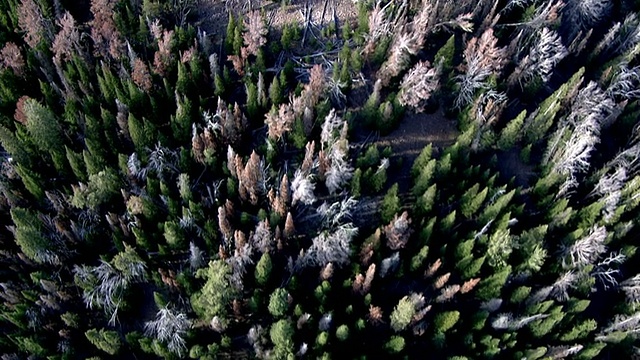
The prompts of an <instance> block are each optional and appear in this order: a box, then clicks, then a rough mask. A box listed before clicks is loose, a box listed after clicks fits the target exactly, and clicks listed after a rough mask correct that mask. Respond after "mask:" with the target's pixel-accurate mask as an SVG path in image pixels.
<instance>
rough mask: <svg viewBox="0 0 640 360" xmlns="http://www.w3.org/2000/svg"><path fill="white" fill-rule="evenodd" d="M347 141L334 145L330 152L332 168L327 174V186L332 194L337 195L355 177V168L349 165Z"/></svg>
mask: <svg viewBox="0 0 640 360" xmlns="http://www.w3.org/2000/svg"><path fill="white" fill-rule="evenodd" d="M347 146H348V144H347V143H346V141H341V142H340V143H338V144H334V145H333V146H332V147H331V150H330V151H329V157H328V158H329V163H330V167H329V169H327V171H326V173H325V185H326V186H327V189H328V190H329V193H330V194H336V193H337V192H338V191H339V190H341V189H342V188H343V187H344V186H345V185H348V184H349V180H351V178H352V177H353V167H352V166H351V164H349V160H350V159H349V154H348V149H347V148H346V147H347Z"/></svg>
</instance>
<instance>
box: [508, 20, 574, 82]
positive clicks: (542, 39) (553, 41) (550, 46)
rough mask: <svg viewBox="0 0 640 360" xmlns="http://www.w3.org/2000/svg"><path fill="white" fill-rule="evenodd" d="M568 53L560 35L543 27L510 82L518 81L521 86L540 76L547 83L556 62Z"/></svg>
mask: <svg viewBox="0 0 640 360" xmlns="http://www.w3.org/2000/svg"><path fill="white" fill-rule="evenodd" d="M567 55H568V51H567V49H566V48H565V47H564V45H563V44H562V39H561V38H560V36H559V35H558V34H557V33H556V32H555V31H553V30H549V29H548V28H546V27H545V28H542V30H540V31H538V32H537V33H536V34H535V36H534V40H533V41H532V44H531V46H530V47H529V53H528V54H527V55H526V56H525V57H524V58H523V59H522V60H520V61H519V63H518V66H517V67H516V69H515V70H514V71H513V73H512V74H511V75H510V76H509V79H508V82H509V84H510V85H513V84H515V83H516V82H518V83H519V84H520V86H524V85H525V84H527V83H529V82H530V81H531V80H533V79H534V78H536V77H538V78H540V79H541V80H542V81H543V82H545V83H546V82H547V81H549V78H550V77H551V74H552V72H553V69H554V68H555V66H556V64H557V63H558V62H560V60H562V59H564V58H565V57H566V56H567Z"/></svg>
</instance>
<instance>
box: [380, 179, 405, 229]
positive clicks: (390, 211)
mask: <svg viewBox="0 0 640 360" xmlns="http://www.w3.org/2000/svg"><path fill="white" fill-rule="evenodd" d="M398 211H400V198H399V197H398V184H393V186H391V188H390V189H389V191H387V193H386V194H385V196H384V198H383V199H382V204H380V217H381V218H382V223H383V224H387V223H389V222H390V221H391V220H393V217H394V215H395V214H396V213H398Z"/></svg>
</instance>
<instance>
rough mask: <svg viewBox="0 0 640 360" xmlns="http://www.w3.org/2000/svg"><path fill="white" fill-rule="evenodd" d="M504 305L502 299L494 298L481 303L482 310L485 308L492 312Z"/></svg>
mask: <svg viewBox="0 0 640 360" xmlns="http://www.w3.org/2000/svg"><path fill="white" fill-rule="evenodd" d="M501 306H502V299H499V298H494V299H490V300H488V301H485V302H483V303H482V304H480V310H485V311H488V312H490V313H492V312H496V311H498V309H500V307H501Z"/></svg>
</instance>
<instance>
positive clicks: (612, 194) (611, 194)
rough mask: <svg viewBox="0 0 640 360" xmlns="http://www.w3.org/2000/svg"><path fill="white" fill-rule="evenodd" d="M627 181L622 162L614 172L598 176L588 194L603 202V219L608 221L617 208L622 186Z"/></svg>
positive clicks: (625, 170)
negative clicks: (596, 181)
mask: <svg viewBox="0 0 640 360" xmlns="http://www.w3.org/2000/svg"><path fill="white" fill-rule="evenodd" d="M626 181H627V169H626V167H625V166H624V164H621V165H619V166H617V168H616V169H615V172H613V173H609V174H607V173H605V174H604V175H603V176H601V177H600V179H599V180H598V183H597V184H596V186H595V187H594V189H593V190H592V191H591V193H590V194H589V195H590V196H592V197H598V198H600V199H601V200H600V201H602V202H603V203H604V209H603V211H604V216H603V218H604V220H605V221H606V222H609V221H610V220H611V218H612V217H613V216H614V215H615V212H616V210H617V209H618V204H619V203H620V199H621V197H622V188H623V186H624V185H625V183H626Z"/></svg>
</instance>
